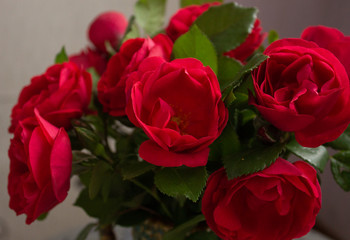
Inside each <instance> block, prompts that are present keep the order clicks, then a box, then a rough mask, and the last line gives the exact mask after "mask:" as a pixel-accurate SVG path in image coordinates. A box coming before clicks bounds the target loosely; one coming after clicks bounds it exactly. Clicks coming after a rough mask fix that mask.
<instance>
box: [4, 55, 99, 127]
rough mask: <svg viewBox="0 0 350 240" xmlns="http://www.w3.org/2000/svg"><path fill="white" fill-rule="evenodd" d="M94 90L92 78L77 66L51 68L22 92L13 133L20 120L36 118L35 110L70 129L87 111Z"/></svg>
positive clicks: (65, 64) (13, 124)
mask: <svg viewBox="0 0 350 240" xmlns="http://www.w3.org/2000/svg"><path fill="white" fill-rule="evenodd" d="M91 88H92V80H91V75H90V74H89V73H88V72H86V71H83V70H82V69H80V68H78V67H77V66H76V65H75V64H74V63H72V62H66V63H63V64H56V65H53V66H51V67H50V68H48V69H47V70H46V72H45V73H44V74H43V75H40V76H36V77H33V78H32V80H31V83H30V84H29V85H28V86H26V87H24V88H23V89H22V91H21V93H20V96H19V98H18V102H17V104H16V105H15V106H14V107H13V109H12V114H11V126H10V128H9V131H10V132H11V133H13V132H14V131H15V128H16V127H17V125H18V123H19V121H21V120H23V119H25V118H28V117H29V118H30V117H34V108H37V109H38V110H39V112H40V114H41V115H42V116H43V117H44V118H45V119H46V120H48V121H49V122H50V123H52V124H54V125H55V126H57V127H65V128H69V127H70V126H71V123H70V122H71V120H72V119H73V118H79V117H81V116H82V114H83V113H84V112H85V111H87V108H88V106H89V103H90V98H91Z"/></svg>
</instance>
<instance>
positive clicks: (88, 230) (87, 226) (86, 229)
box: [76, 223, 97, 240]
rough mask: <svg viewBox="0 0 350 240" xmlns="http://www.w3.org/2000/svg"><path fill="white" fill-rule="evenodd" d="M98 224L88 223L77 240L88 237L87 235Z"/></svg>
mask: <svg viewBox="0 0 350 240" xmlns="http://www.w3.org/2000/svg"><path fill="white" fill-rule="evenodd" d="M96 226H97V224H96V223H89V224H88V225H86V226H85V227H84V228H83V229H82V230H81V231H80V233H79V235H78V236H77V238H76V240H85V239H86V238H87V236H88V235H89V233H90V232H91V230H92V229H93V228H94V227H96Z"/></svg>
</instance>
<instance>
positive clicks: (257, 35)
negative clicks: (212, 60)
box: [224, 19, 266, 62]
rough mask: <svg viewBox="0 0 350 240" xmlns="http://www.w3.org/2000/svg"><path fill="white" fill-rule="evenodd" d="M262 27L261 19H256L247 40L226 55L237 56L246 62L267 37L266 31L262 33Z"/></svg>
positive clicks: (236, 57)
mask: <svg viewBox="0 0 350 240" xmlns="http://www.w3.org/2000/svg"><path fill="white" fill-rule="evenodd" d="M261 31H262V28H261V26H260V20H259V19H257V20H255V23H254V27H253V29H252V32H251V33H250V34H249V35H248V37H247V38H246V39H245V41H244V42H243V43H242V44H241V45H239V46H238V47H237V48H235V49H233V50H231V51H228V52H226V53H224V55H226V56H229V57H231V58H235V59H237V60H239V61H241V62H244V61H245V60H246V59H247V58H248V57H249V56H251V55H252V54H253V53H254V51H255V50H256V49H258V48H259V47H260V45H261V43H262V42H263V41H264V39H265V37H266V33H261Z"/></svg>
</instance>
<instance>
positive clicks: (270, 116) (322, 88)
mask: <svg viewBox="0 0 350 240" xmlns="http://www.w3.org/2000/svg"><path fill="white" fill-rule="evenodd" d="M264 53H265V54H266V55H268V56H269V58H268V59H267V60H266V61H265V62H263V63H262V64H261V65H260V66H259V68H257V69H255V70H254V71H253V73H252V76H253V80H254V90H255V94H256V97H255V99H253V98H251V103H252V104H254V105H255V106H256V107H257V108H258V110H259V111H260V113H261V115H262V116H263V117H264V118H265V119H266V120H268V121H269V122H270V123H272V124H273V125H275V126H276V127H277V128H279V129H280V130H283V131H291V132H294V133H295V137H296V140H297V141H298V142H299V143H300V144H301V145H302V146H304V147H317V146H319V145H321V144H324V143H326V142H330V141H333V140H335V139H336V138H338V137H339V135H340V134H341V133H342V132H343V131H344V130H345V129H346V127H347V126H348V125H349V123H350V111H348V110H349V109H350V86H349V78H348V76H347V74H346V71H345V69H344V66H343V65H342V64H341V63H340V62H339V60H338V59H337V58H336V57H335V56H334V55H333V54H332V53H331V52H329V51H328V50H326V49H324V48H320V47H319V46H317V45H316V44H315V43H313V42H309V41H305V40H302V39H282V40H278V41H276V42H274V43H272V44H271V45H270V46H269V47H268V48H267V49H266V50H265V52H264Z"/></svg>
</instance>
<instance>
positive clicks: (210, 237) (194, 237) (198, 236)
mask: <svg viewBox="0 0 350 240" xmlns="http://www.w3.org/2000/svg"><path fill="white" fill-rule="evenodd" d="M186 240H219V237H218V236H216V234H215V233H214V232H212V231H210V232H208V231H201V232H195V233H193V234H191V235H190V236H189V237H187V238H186Z"/></svg>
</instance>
